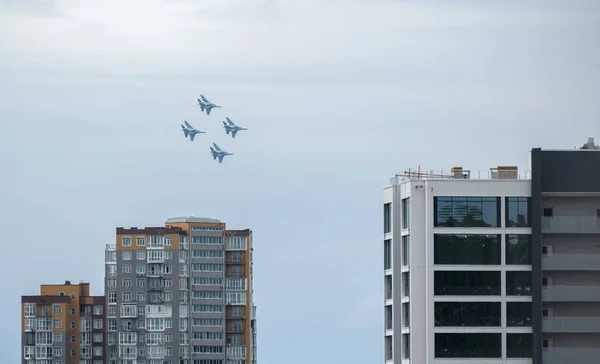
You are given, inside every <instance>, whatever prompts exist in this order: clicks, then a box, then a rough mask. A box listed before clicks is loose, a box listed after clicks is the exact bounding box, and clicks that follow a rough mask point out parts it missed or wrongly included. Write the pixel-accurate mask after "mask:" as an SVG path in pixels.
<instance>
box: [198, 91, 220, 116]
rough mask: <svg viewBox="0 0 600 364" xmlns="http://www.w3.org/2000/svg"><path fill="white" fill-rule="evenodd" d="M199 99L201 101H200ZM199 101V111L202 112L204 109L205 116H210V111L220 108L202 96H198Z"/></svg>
mask: <svg viewBox="0 0 600 364" xmlns="http://www.w3.org/2000/svg"><path fill="white" fill-rule="evenodd" d="M200 99H202V100H200ZM200 99H198V106H200V109H202V111H204V109H206V115H210V111H211V110H212V109H214V108H218V107H221V106H219V105H216V104H213V103H212V102H210V101H208V100H207V99H206V97H204V96H203V95H200Z"/></svg>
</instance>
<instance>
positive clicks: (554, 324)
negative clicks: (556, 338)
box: [542, 316, 600, 334]
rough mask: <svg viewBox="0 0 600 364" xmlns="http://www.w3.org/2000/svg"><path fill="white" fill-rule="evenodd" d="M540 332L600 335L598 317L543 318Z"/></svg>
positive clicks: (599, 318)
mask: <svg viewBox="0 0 600 364" xmlns="http://www.w3.org/2000/svg"><path fill="white" fill-rule="evenodd" d="M542 330H543V331H544V332H547V333H585V334H588V333H600V317H584V316H581V317H573V316H565V317H545V318H544V319H543V320H542Z"/></svg>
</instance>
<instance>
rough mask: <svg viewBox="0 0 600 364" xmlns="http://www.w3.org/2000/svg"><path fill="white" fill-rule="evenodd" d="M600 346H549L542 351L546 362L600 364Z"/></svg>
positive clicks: (545, 363)
mask: <svg viewBox="0 0 600 364" xmlns="http://www.w3.org/2000/svg"><path fill="white" fill-rule="evenodd" d="M598 358H600V348H586V347H579V348H547V349H544V351H543V353H542V359H543V362H544V364H598Z"/></svg>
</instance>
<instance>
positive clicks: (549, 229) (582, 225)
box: [542, 216, 600, 234]
mask: <svg viewBox="0 0 600 364" xmlns="http://www.w3.org/2000/svg"><path fill="white" fill-rule="evenodd" d="M542 232H543V233H548V234H600V217H596V216H552V217H549V216H543V217H542Z"/></svg>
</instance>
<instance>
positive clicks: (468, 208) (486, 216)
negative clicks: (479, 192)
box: [433, 197, 500, 227]
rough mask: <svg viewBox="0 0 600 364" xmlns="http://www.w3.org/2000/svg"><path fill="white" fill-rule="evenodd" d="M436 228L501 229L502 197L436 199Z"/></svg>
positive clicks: (434, 201)
mask: <svg viewBox="0 0 600 364" xmlns="http://www.w3.org/2000/svg"><path fill="white" fill-rule="evenodd" d="M433 204H434V210H435V215H434V226H435V227H500V197H434V199H433Z"/></svg>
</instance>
